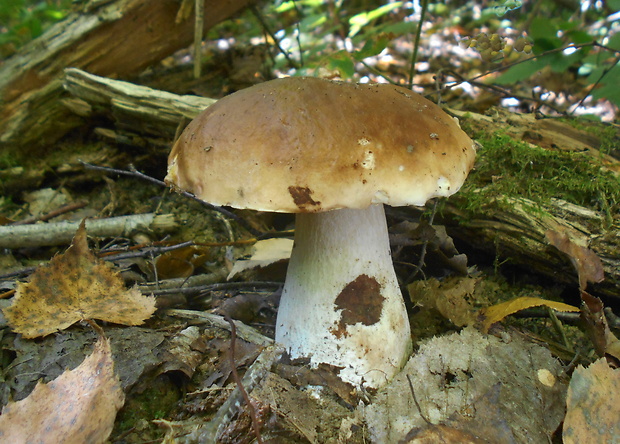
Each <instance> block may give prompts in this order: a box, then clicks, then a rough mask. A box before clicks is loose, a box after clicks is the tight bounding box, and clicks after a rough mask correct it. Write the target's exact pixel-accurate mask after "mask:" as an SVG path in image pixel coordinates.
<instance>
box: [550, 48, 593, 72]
mask: <svg viewBox="0 0 620 444" xmlns="http://www.w3.org/2000/svg"><path fill="white" fill-rule="evenodd" d="M585 56H586V52H585V51H583V50H577V51H575V52H573V53H572V54H569V55H566V54H564V53H561V52H560V53H556V54H552V55H549V56H547V57H549V65H550V66H551V69H552V70H553V72H564V71H566V70H567V69H568V68H570V67H571V66H573V65H574V64H576V63H578V62H581V61H582V60H583V59H584V58H585Z"/></svg>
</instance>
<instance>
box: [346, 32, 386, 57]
mask: <svg viewBox="0 0 620 444" xmlns="http://www.w3.org/2000/svg"><path fill="white" fill-rule="evenodd" d="M391 37H392V36H390V35H388V34H379V35H377V36H374V37H371V38H370V39H368V40H366V43H364V47H363V48H362V49H360V50H359V51H355V52H354V53H353V58H355V60H358V61H360V60H364V59H365V58H366V57H372V56H376V55H377V54H379V53H380V52H381V51H383V50H384V49H385V48H386V47H387V45H388V43H390V40H391Z"/></svg>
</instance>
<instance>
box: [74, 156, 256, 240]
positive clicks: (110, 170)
mask: <svg viewBox="0 0 620 444" xmlns="http://www.w3.org/2000/svg"><path fill="white" fill-rule="evenodd" d="M79 162H80V163H81V164H82V165H84V167H85V168H86V169H89V170H95V171H103V172H106V173H108V174H110V173H112V174H119V175H121V176H128V177H137V178H138V179H142V180H145V181H147V182H151V183H152V184H155V185H158V186H160V187H163V188H168V185H167V184H166V183H165V182H164V181H162V180H159V179H155V178H154V177H151V176H147V175H146V174H144V173H142V172H140V171H138V170H136V169H135V167H133V166H131V165H130V167H129V169H130V170H129V171H127V170H119V169H117V168H109V167H102V166H98V165H92V164H90V163H88V162H84V161H83V160H79ZM178 192H179V194H181V195H182V196H185V197H188V198H190V199H193V200H195V201H196V202H198V203H200V204H201V205H202V206H203V207H205V208H208V209H209V210H213V211H217V212H219V213H222V214H223V215H224V216H226V217H228V218H230V219H233V220H234V221H235V222H237V223H238V224H239V225H241V226H242V227H243V228H245V229H246V230H247V231H248V232H249V233H250V234H252V235H253V236H256V237H259V236H262V235H263V234H264V233H263V232H262V231H259V230H257V229H255V228H253V227H252V226H251V225H250V224H249V223H247V222H246V221H245V219H243V218H241V217H239V216H237V215H236V214H235V213H233V212H231V211H228V210H226V209H225V208H222V207H218V206H216V205H211V204H210V203H208V202H205V201H203V200H200V199H198V198H197V197H196V196H194V195H193V194H192V193H188V192H187V191H183V190H178Z"/></svg>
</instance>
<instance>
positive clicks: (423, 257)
mask: <svg viewBox="0 0 620 444" xmlns="http://www.w3.org/2000/svg"><path fill="white" fill-rule="evenodd" d="M436 213H437V199H435V200H434V201H433V210H432V212H431V217H430V218H429V220H428V224H429V225H431V226H432V225H433V221H434V220H435V214H436ZM428 242H429V241H428V239H427V240H425V241H424V242H423V243H422V250H421V251H420V259H419V260H418V265H417V267H416V269H415V270H414V272H413V273H412V274H411V276H409V278H408V279H407V282H411V281H413V278H414V277H416V276H417V274H418V273H419V272H421V271H422V267H424V261H425V260H426V250H427V248H428Z"/></svg>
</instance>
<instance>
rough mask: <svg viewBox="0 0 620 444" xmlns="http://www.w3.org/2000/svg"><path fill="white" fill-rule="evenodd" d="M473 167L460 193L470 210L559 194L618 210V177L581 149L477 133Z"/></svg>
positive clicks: (537, 201)
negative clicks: (567, 149) (550, 147)
mask: <svg viewBox="0 0 620 444" xmlns="http://www.w3.org/2000/svg"><path fill="white" fill-rule="evenodd" d="M478 140H479V142H480V143H481V144H482V147H481V148H480V149H479V151H478V158H477V161H476V168H475V170H474V171H473V172H472V173H471V174H470V176H469V178H468V180H467V181H466V184H465V186H464V187H463V190H462V191H461V192H460V196H461V197H463V198H464V199H465V200H466V201H467V209H468V210H470V211H472V212H476V211H477V210H479V209H481V208H482V207H483V206H485V205H487V203H488V202H489V201H494V202H496V203H497V205H499V206H500V207H501V205H502V203H505V204H506V205H510V203H508V202H506V199H504V197H509V198H515V197H525V198H527V199H530V200H531V201H533V202H534V203H535V204H539V205H540V204H544V203H545V202H548V201H549V199H550V198H559V199H563V200H565V201H568V202H571V203H573V204H576V205H580V206H583V207H586V208H590V209H594V210H599V211H602V212H604V213H606V214H607V216H608V217H609V220H611V218H612V215H614V214H617V213H618V212H619V211H620V179H619V178H617V177H616V176H615V175H614V174H613V173H611V172H609V171H605V170H604V169H602V168H601V166H600V164H599V163H598V161H597V159H593V158H592V157H591V156H588V154H587V153H574V152H564V151H551V150H546V149H543V148H538V147H536V146H532V145H529V144H526V143H523V142H519V141H515V140H513V139H512V138H511V137H510V136H508V135H506V134H503V133H495V134H492V135H488V136H482V137H481V138H479V139H478Z"/></svg>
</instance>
